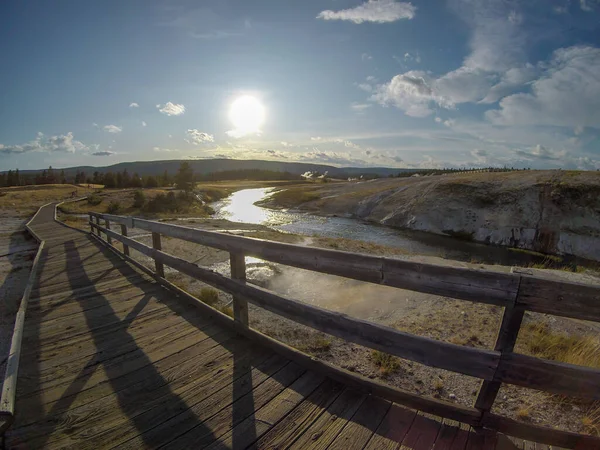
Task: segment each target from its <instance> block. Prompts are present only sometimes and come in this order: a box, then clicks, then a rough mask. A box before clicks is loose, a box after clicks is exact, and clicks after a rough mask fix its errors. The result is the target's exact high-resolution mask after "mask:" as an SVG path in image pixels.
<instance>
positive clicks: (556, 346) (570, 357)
mask: <svg viewBox="0 0 600 450" xmlns="http://www.w3.org/2000/svg"><path fill="white" fill-rule="evenodd" d="M519 339H520V340H522V342H524V343H525V345H526V348H527V350H528V351H529V353H531V354H532V355H534V356H537V357H539V358H544V359H551V360H554V361H561V362H565V363H569V364H576V365H580V366H588V367H594V368H600V339H598V337H597V336H592V335H569V334H566V333H557V332H554V331H552V330H551V329H550V327H549V325H548V324H547V323H546V322H531V323H528V324H525V325H524V326H523V327H522V329H521V333H520V335H519Z"/></svg>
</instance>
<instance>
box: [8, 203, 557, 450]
mask: <svg viewBox="0 0 600 450" xmlns="http://www.w3.org/2000/svg"><path fill="white" fill-rule="evenodd" d="M53 216H54V205H49V206H46V207H44V208H42V209H41V210H40V212H39V213H38V215H37V216H36V217H35V219H34V220H33V222H32V223H31V227H32V229H33V230H34V232H35V233H36V234H38V235H39V236H40V238H41V239H43V240H45V241H46V249H45V250H44V253H43V254H42V259H41V261H40V268H39V273H38V279H37V282H36V285H35V286H34V290H33V292H32V295H31V300H30V304H29V309H28V311H27V318H26V323H25V332H24V339H23V350H22V351H23V353H22V356H21V368H20V374H19V381H18V391H17V403H16V407H17V411H16V422H15V424H14V426H13V428H12V429H11V431H10V432H9V433H8V436H7V447H8V448H35V449H37V448H77V449H99V448H119V449H140V448H169V449H183V448H189V449H201V448H211V449H225V448H236V449H237V448H239V449H242V448H248V447H251V448H297V449H308V448H322V449H325V448H330V449H338V448H339V449H344V450H348V449H363V448H365V449H384V448H385V449H397V448H402V449H414V450H417V449H418V450H429V449H436V450H440V449H455V450H460V449H495V448H499V449H514V448H537V449H548V448H549V447H548V446H543V445H540V444H530V443H524V442H523V441H519V440H514V439H513V440H509V439H507V438H506V437H504V436H502V435H496V434H475V433H474V432H473V431H472V430H470V429H469V427H468V426H465V425H462V424H458V423H456V422H453V421H448V420H444V419H440V418H436V417H432V416H429V415H426V414H423V413H420V412H418V411H414V410H410V409H407V408H404V407H402V406H399V405H396V404H392V403H391V402H389V401H387V400H383V399H381V398H377V397H373V396H369V395H366V394H364V393H362V392H359V391H355V390H353V389H350V388H347V387H345V386H343V385H341V384H339V383H337V382H334V381H332V380H330V379H328V378H326V377H324V376H322V375H320V374H317V373H315V372H311V371H307V370H305V369H303V368H302V367H300V366H299V365H297V364H296V363H294V362H291V361H289V360H287V359H285V358H283V357H281V356H279V355H277V354H276V353H274V352H273V351H271V350H268V349H266V348H263V347H261V346H259V345H256V344H254V343H253V342H251V341H248V340H247V339H245V338H243V337H240V336H238V335H236V334H235V333H233V332H232V331H230V330H226V329H224V328H221V327H220V326H218V325H215V324H212V323H210V322H209V321H207V320H205V319H203V318H202V317H201V316H200V313H199V312H198V311H197V310H196V309H194V308H192V307H190V306H186V305H184V304H183V303H181V302H179V301H178V299H177V298H176V296H175V294H174V293H172V292H171V291H169V290H167V289H165V288H163V287H162V286H161V285H159V284H158V283H157V282H155V281H154V280H153V279H151V278H150V277H148V276H147V275H145V274H143V273H142V272H140V271H139V270H137V269H136V268H134V267H133V266H132V265H130V264H128V263H127V262H125V261H124V260H123V259H121V258H120V257H119V256H117V255H115V254H114V253H113V252H111V251H110V250H108V249H106V248H105V247H104V246H102V245H101V244H99V243H98V242H96V241H95V240H94V239H93V238H91V237H90V236H89V235H88V234H86V233H84V232H80V231H76V230H73V229H71V228H68V227H65V226H63V225H61V224H58V223H56V222H55V221H54V220H53ZM526 445H531V447H529V446H527V447H524V446H526ZM536 445H537V446H536Z"/></svg>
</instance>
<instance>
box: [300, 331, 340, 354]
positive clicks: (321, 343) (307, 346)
mask: <svg viewBox="0 0 600 450" xmlns="http://www.w3.org/2000/svg"><path fill="white" fill-rule="evenodd" d="M296 348H297V349H298V350H300V351H303V352H306V353H322V352H328V351H329V350H330V349H331V339H328V338H326V337H325V336H322V335H312V336H309V337H308V339H307V340H306V342H305V343H303V344H300V345H298V346H297V347H296Z"/></svg>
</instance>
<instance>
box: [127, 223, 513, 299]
mask: <svg viewBox="0 0 600 450" xmlns="http://www.w3.org/2000/svg"><path fill="white" fill-rule="evenodd" d="M133 223H134V226H135V227H137V228H142V229H144V230H148V231H152V232H159V233H162V234H164V235H166V236H171V237H175V238H179V239H183V240H187V241H189V242H194V243H197V244H201V245H207V246H210V247H214V248H219V249H221V250H225V251H228V252H242V253H244V254H246V255H247V256H255V257H257V258H262V259H266V260H269V261H273V262H278V263H280V264H285V265H290V266H294V267H300V268H303V269H309V270H313V271H317V272H322V273H329V274H331V275H339V276H344V277H348V278H354V279H356V280H361V281H368V282H371V283H377V284H380V283H382V282H384V281H385V284H387V285H389V286H395V287H400V288H405V289H411V290H417V291H419V292H428V293H435V294H437V295H442V296H449V297H454V298H461V299H464V300H471V301H478V302H484V303H493V304H498V305H504V302H505V301H506V300H507V299H510V298H511V297H512V296H514V292H515V291H516V287H517V283H518V279H519V276H518V275H513V274H501V273H493V274H489V273H486V272H482V271H480V270H475V269H465V268H454V267H444V266H437V265H433V264H419V263H412V262H406V261H399V260H394V259H389V258H381V257H374V256H369V255H362V254H357V253H349V252H342V251H337V250H325V249H317V248H312V247H303V246H298V245H293V244H283V243H278V242H271V241H265V240H261V239H255V238H247V237H241V236H231V235H225V234H221V233H216V232H211V231H205V230H197V229H193V228H189V227H184V226H180V225H171V224H165V223H159V222H153V221H149V220H142V219H137V218H135V219H133Z"/></svg>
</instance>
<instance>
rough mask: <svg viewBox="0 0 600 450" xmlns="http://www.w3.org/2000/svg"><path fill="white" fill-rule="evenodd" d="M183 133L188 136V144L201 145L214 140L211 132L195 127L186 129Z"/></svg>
mask: <svg viewBox="0 0 600 450" xmlns="http://www.w3.org/2000/svg"><path fill="white" fill-rule="evenodd" d="M185 134H186V136H187V137H188V139H186V142H189V143H190V144H196V145H201V144H207V143H210V142H214V141H215V137H214V136H213V135H212V134H208V133H205V132H203V131H199V130H196V129H192V130H187V132H186V133H185Z"/></svg>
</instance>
